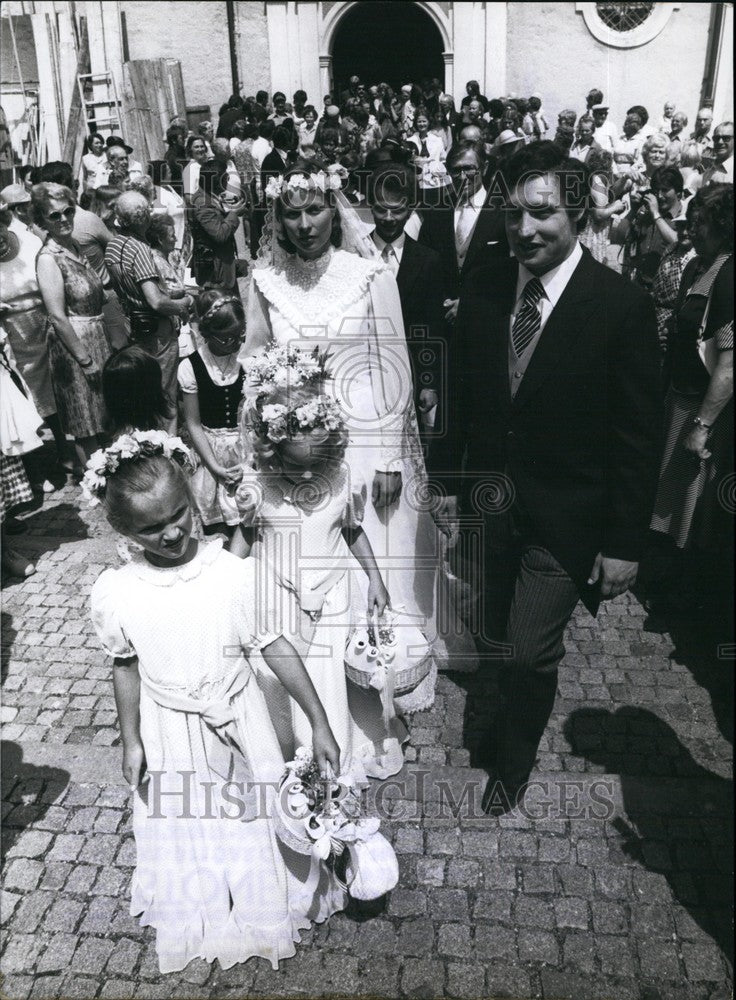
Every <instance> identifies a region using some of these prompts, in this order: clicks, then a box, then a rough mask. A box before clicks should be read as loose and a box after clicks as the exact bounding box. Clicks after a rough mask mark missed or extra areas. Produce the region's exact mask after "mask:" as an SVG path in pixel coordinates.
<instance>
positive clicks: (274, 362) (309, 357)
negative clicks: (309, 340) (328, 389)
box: [243, 344, 329, 396]
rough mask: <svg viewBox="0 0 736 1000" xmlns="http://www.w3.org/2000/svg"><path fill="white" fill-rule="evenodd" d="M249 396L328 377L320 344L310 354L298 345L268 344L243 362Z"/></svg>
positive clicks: (323, 379) (324, 356)
mask: <svg viewBox="0 0 736 1000" xmlns="http://www.w3.org/2000/svg"><path fill="white" fill-rule="evenodd" d="M243 371H244V372H245V384H246V387H247V392H248V395H253V396H261V395H268V394H270V393H272V392H274V391H275V390H277V389H295V388H301V387H302V386H306V385H309V384H310V383H319V382H324V381H325V379H326V378H328V377H329V376H328V372H327V355H326V353H324V352H323V353H320V350H319V348H318V347H315V348H314V350H313V351H310V352H309V353H307V352H306V351H301V350H299V348H297V347H291V346H287V347H280V346H278V345H276V344H274V345H272V346H271V347H268V348H267V349H266V350H265V351H263V353H262V354H257V355H255V356H254V357H252V358H246V359H245V361H244V362H243Z"/></svg>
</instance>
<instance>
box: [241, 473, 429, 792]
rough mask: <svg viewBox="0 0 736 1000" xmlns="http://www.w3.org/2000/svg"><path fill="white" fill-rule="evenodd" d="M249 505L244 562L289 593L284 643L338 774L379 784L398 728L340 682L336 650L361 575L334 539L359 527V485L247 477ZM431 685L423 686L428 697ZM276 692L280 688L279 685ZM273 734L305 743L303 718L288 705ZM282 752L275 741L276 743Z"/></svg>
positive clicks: (397, 764) (393, 768) (335, 477)
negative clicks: (310, 691) (321, 711)
mask: <svg viewBox="0 0 736 1000" xmlns="http://www.w3.org/2000/svg"><path fill="white" fill-rule="evenodd" d="M244 488H245V490H246V491H247V492H248V493H249V494H252V497H253V506H252V508H251V509H250V511H249V512H246V514H245V516H244V519H243V523H244V524H245V525H246V526H248V527H253V528H257V529H258V540H257V541H256V543H255V545H254V546H253V550H252V558H255V559H260V560H262V561H263V562H264V563H266V564H267V565H268V567H269V569H268V571H267V572H268V574H269V576H271V577H273V579H275V580H276V582H277V583H278V584H279V585H280V586H281V587H282V588H284V589H285V590H286V591H287V592H288V593H289V594H291V595H292V596H293V597H294V599H295V602H296V604H297V605H298V608H299V611H298V612H297V614H296V616H295V617H296V621H295V623H294V627H292V628H290V630H289V634H290V637H291V641H292V642H293V643H294V645H295V646H296V647H297V649H298V650H299V652H300V654H301V655H302V659H303V660H304V663H305V666H306V668H307V672H308V673H309V676H310V677H311V679H312V683H313V684H314V686H315V689H316V691H317V694H318V695H319V698H320V701H321V702H322V704H323V705H324V708H325V712H326V713H327V718H328V721H329V723H330V727H331V728H332V732H333V733H334V736H335V739H336V740H337V743H338V745H339V747H340V755H341V756H340V763H341V771H342V772H343V773H348V772H349V773H351V774H352V775H353V777H354V778H355V779H356V781H359V782H363V781H364V780H365V779H366V777H372V778H388V777H389V776H390V775H392V774H396V773H397V772H398V771H400V770H401V767H402V765H403V763H404V755H403V752H402V749H401V744H402V742H403V740H404V739H406V737H407V730H406V727H405V726H404V725H403V723H401V722H400V721H399V720H398V719H397V718H394V719H393V720H392V721H391V724H390V728H387V727H386V726H384V722H383V718H382V708H381V701H380V697H379V695H378V692H377V691H374V690H370V691H364V690H362V689H360V688H357V687H355V686H354V685H352V684H349V683H348V682H347V680H346V678H345V666H344V659H345V647H346V644H347V641H348V637H349V634H350V628H351V624H355V622H356V620H357V614H358V613H359V612H360V610H361V609H363V610H364V609H365V602H364V600H363V592H362V590H361V588H360V586H359V579H360V577H361V576H365V574H364V573H363V570H362V568H360V567H359V566H358V564H357V562H356V561H355V558H354V556H353V555H352V553H351V552H350V549H349V548H348V544H347V542H346V540H345V538H344V536H343V529H344V528H357V527H359V526H360V525H361V524H362V521H363V514H364V511H365V493H366V489H365V485H364V484H363V483H362V482H359V483H357V484H355V485H354V484H353V483H352V477H351V474H350V468H349V466H347V465H346V464H344V463H341V464H340V465H339V466H337V468H333V469H327V470H325V471H323V472H321V473H318V474H316V475H314V476H311V477H309V478H308V479H307V478H300V479H297V480H294V479H290V478H287V477H286V476H284V475H281V474H279V473H277V472H263V473H250V474H248V475H246V477H245V479H244V481H243V483H242V485H241V496H242V490H243V489H244ZM434 680H435V678H432V683H431V689H432V692H433V691H434V683H433V682H434ZM282 691H283V688H282ZM289 701H290V702H291V705H290V709H289V708H288V707H286V706H285V707H284V709H283V711H282V713H281V718H282V725H281V732H282V733H283V736H284V739H285V740H286V741H287V745H288V743H289V741H291V742H293V743H294V745H295V746H310V745H311V742H312V736H311V729H310V727H309V723H308V721H307V718H306V716H305V715H304V713H303V712H302V711H301V709H300V708H299V706H298V705H296V704H295V703H294V702H293V701H291V699H289ZM282 745H283V740H282Z"/></svg>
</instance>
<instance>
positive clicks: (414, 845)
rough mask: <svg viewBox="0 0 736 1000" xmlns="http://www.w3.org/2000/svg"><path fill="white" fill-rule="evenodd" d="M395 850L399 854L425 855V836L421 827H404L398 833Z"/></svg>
mask: <svg viewBox="0 0 736 1000" xmlns="http://www.w3.org/2000/svg"><path fill="white" fill-rule="evenodd" d="M394 850H395V851H396V853H397V854H423V853H424V834H423V832H422V830H421V828H420V827H416V826H402V827H399V829H398V830H397V831H396V838H395V840H394Z"/></svg>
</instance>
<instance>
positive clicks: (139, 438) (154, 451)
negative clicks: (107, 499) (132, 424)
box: [82, 431, 195, 507]
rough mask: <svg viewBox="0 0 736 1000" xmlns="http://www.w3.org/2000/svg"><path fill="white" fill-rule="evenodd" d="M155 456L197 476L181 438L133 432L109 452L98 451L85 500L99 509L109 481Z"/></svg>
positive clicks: (84, 483)
mask: <svg viewBox="0 0 736 1000" xmlns="http://www.w3.org/2000/svg"><path fill="white" fill-rule="evenodd" d="M154 455H163V457H164V458H168V459H171V460H172V461H174V462H176V464H177V465H179V466H181V467H182V468H183V469H184V470H185V471H187V472H194V469H195V464H194V461H193V459H192V454H191V452H190V451H189V449H188V448H187V446H186V445H185V444H184V442H183V441H182V439H181V438H178V437H172V436H171V435H170V434H167V433H166V431H132V432H131V433H130V434H122V435H121V436H120V437H119V438H118V439H117V441H115V442H114V444H111V445H110V447H109V448H101V449H100V450H99V451H96V452H95V453H94V454H93V455H92V457H91V458H90V460H89V461H88V462H87V471H86V472H85V474H84V478H83V479H82V493H83V494H84V497H85V499H86V500H88V501H89V504H90V506H91V507H94V506H96V505H97V504H98V503H99V502H100V501H101V500H102V498H103V497H104V496H105V490H106V488H107V481H108V479H109V477H110V476H112V475H114V474H115V473H116V472H117V471H118V469H119V468H120V466H121V465H123V464H124V463H126V462H137V461H138V460H139V459H141V458H150V457H152V456H154Z"/></svg>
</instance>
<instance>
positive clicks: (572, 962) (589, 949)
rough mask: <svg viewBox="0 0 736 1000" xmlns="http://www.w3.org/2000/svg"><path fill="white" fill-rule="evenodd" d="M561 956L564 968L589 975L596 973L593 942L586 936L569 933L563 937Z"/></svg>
mask: <svg viewBox="0 0 736 1000" xmlns="http://www.w3.org/2000/svg"><path fill="white" fill-rule="evenodd" d="M562 955H563V964H564V966H565V968H567V967H568V966H571V967H573V968H575V969H578V970H579V971H581V972H589V973H594V972H595V971H596V962H595V955H596V952H595V940H594V939H593V938H592V937H590V936H589V935H588V934H578V933H576V932H574V931H571V932H569V933H568V934H567V935H566V936H565V940H564V943H563V946H562Z"/></svg>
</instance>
